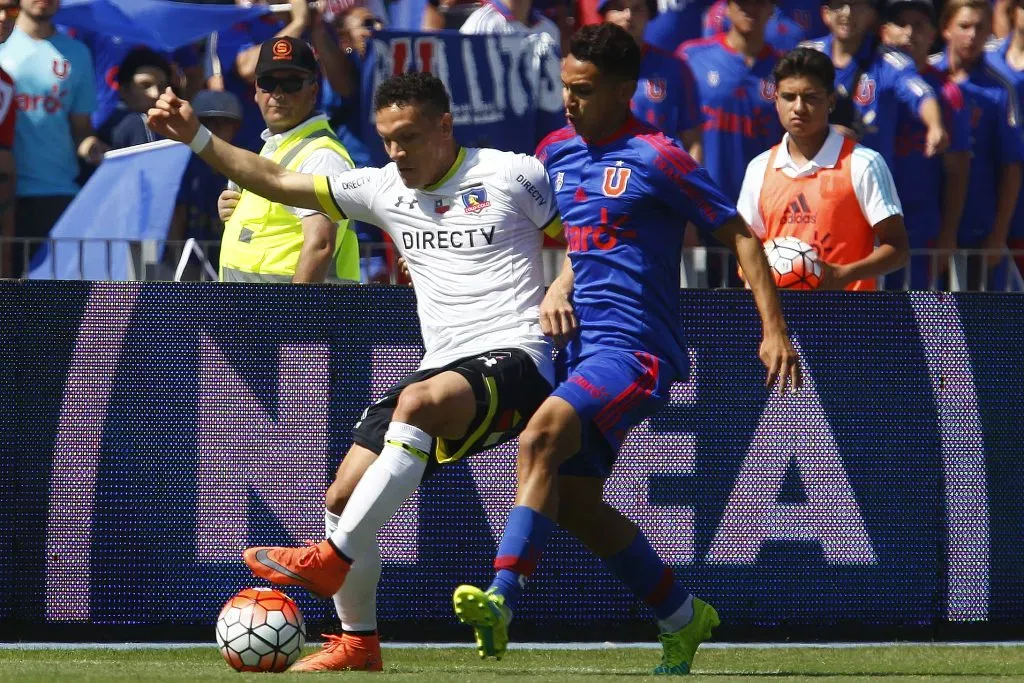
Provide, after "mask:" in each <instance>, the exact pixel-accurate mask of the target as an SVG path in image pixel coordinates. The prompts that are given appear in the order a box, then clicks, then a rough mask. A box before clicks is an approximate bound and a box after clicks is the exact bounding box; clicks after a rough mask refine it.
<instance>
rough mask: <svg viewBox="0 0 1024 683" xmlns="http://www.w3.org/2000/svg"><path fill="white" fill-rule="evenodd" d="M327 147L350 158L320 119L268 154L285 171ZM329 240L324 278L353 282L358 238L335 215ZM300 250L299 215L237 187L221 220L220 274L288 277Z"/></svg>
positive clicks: (243, 278) (232, 278)
mask: <svg viewBox="0 0 1024 683" xmlns="http://www.w3.org/2000/svg"><path fill="white" fill-rule="evenodd" d="M324 148H328V149H332V150H334V151H335V152H337V153H338V154H340V155H341V156H342V157H344V158H345V160H346V161H348V162H349V163H350V164H351V163H352V158H351V157H350V156H349V154H348V150H346V149H345V146H344V145H343V144H341V142H340V141H339V140H338V138H337V137H335V135H334V132H333V131H332V130H331V129H330V127H329V126H328V125H327V122H326V121H324V120H323V119H318V120H315V121H311V122H309V123H307V124H306V125H303V126H299V127H298V128H297V129H296V130H295V131H293V132H292V133H291V134H290V135H289V136H288V137H286V138H285V139H284V140H282V141H281V143H280V146H279V147H278V148H277V150H276V151H275V152H274V154H273V155H272V156H271V157H269V158H270V159H271V160H272V161H274V162H276V163H278V164H280V165H281V166H283V167H285V168H286V169H288V170H290V171H294V170H296V169H297V168H299V165H300V164H301V163H302V162H303V161H305V159H306V158H307V157H309V155H310V154H312V153H313V152H315V151H316V150H318V149H324ZM337 225H338V234H337V236H336V238H335V241H334V268H333V269H331V268H328V272H327V280H328V281H338V280H341V281H351V282H359V241H358V238H357V237H356V234H355V232H353V231H352V230H351V229H349V221H347V220H345V221H340V222H339V223H338V224H337ZM301 251H302V220H301V219H300V218H299V217H298V216H296V215H294V214H293V213H291V212H290V211H288V209H287V208H285V206H284V205H283V204H278V203H276V202H271V201H269V200H267V199H264V198H263V197H261V196H259V195H258V194H255V193H253V192H250V191H248V190H243V191H242V196H241V198H240V199H239V200H238V206H236V207H235V211H234V213H232V214H231V218H229V219H228V221H227V223H225V224H224V237H223V238H222V240H221V248H220V279H221V281H229V282H291V280H292V276H293V275H295V269H296V267H297V266H298V265H299V253H300V252H301Z"/></svg>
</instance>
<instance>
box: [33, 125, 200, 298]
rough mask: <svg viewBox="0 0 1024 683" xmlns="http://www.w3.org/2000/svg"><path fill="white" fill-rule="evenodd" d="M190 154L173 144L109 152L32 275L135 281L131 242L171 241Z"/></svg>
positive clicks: (52, 233)
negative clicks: (176, 208)
mask: <svg viewBox="0 0 1024 683" xmlns="http://www.w3.org/2000/svg"><path fill="white" fill-rule="evenodd" d="M191 154H192V152H191V150H189V148H188V147H186V146H185V145H183V144H181V143H178V142H172V141H170V140H161V141H159V142H151V143H149V144H146V145H139V146H137V147H129V148H127V149H124V150H117V151H115V152H111V153H109V154H107V156H106V157H105V158H104V160H103V163H102V164H101V165H100V167H99V168H98V169H97V170H96V172H95V173H94V174H93V175H92V177H91V178H89V182H88V183H86V184H85V187H83V188H82V191H81V192H79V193H78V195H77V196H76V197H75V199H74V201H73V202H71V206H69V207H68V208H67V210H66V211H65V212H64V215H62V216H61V217H60V220H59V221H58V222H57V225H55V226H54V227H53V230H51V231H50V238H51V239H53V240H55V241H54V243H53V248H52V249H47V250H46V251H45V253H44V254H43V256H42V260H41V261H39V260H38V259H39V257H38V256H37V262H36V263H33V267H32V269H31V271H30V272H29V275H28V277H29V278H31V279H58V280H78V279H84V280H127V279H131V276H132V275H133V274H132V273H131V270H130V269H131V263H130V258H131V253H130V249H129V246H130V245H129V243H130V242H133V241H135V242H137V241H140V240H158V241H159V240H164V239H166V238H167V230H168V227H169V226H170V222H171V215H172V214H173V212H174V203H175V200H176V198H177V196H178V187H179V185H180V183H181V176H182V174H183V173H184V171H185V166H186V165H187V164H188V160H189V157H190V156H191ZM62 240H66V241H62ZM83 240H84V241H83ZM90 240H94V241H90ZM111 240H123V241H119V242H112V241H111Z"/></svg>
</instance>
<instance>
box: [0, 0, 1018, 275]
mask: <svg viewBox="0 0 1024 683" xmlns="http://www.w3.org/2000/svg"><path fill="white" fill-rule="evenodd" d="M4 2H6V3H8V4H2V3H4ZM59 2H60V0H0V40H2V41H3V44H2V45H0V67H2V69H3V71H2V72H0V115H2V121H0V236H4V237H17V238H35V239H39V238H44V237H45V236H46V235H47V234H48V232H49V230H50V229H51V228H52V227H53V225H54V224H55V223H56V221H57V220H58V218H59V216H60V215H61V213H62V211H63V210H64V209H65V208H66V207H67V205H68V204H69V203H70V201H71V199H72V198H73V196H74V195H75V193H76V192H77V191H78V190H79V188H80V187H81V183H82V182H84V181H85V180H86V179H87V178H88V176H89V174H90V173H91V172H92V170H94V168H95V166H96V165H97V164H99V163H100V161H101V160H102V157H103V154H104V153H105V152H106V151H108V150H110V149H118V148H123V147H129V146H133V145H138V144H142V143H146V142H150V141H153V140H154V139H155V136H154V134H153V133H152V132H151V131H150V130H149V129H148V128H147V127H146V125H145V112H146V110H147V109H148V108H149V107H150V105H151V104H152V102H153V101H154V100H155V99H156V98H157V97H158V95H159V93H160V92H161V91H162V90H163V89H164V88H166V87H168V86H171V87H173V88H174V89H175V90H177V91H178V92H180V93H181V94H183V95H185V96H186V97H188V98H190V99H193V100H194V102H195V106H196V108H197V110H198V111H199V113H200V115H201V116H202V117H203V120H204V122H205V123H206V125H207V126H208V127H210V128H211V130H214V131H215V132H216V133H217V134H218V135H219V136H221V137H224V138H226V139H232V140H233V141H234V143H235V144H238V145H240V146H244V147H247V148H249V149H252V150H254V151H258V150H259V147H260V145H261V143H262V141H261V139H260V133H261V132H262V130H263V127H264V124H263V119H262V117H261V116H260V112H259V110H258V108H257V107H256V105H255V102H254V81H255V64H256V59H257V55H258V51H259V46H260V44H261V43H262V42H263V41H265V40H267V39H269V38H271V37H281V36H290V37H295V38H302V39H304V40H306V41H308V42H309V43H310V44H312V45H313V46H314V48H315V50H316V52H317V54H318V57H319V60H320V64H321V70H322V74H321V87H320V93H321V108H322V110H323V112H324V113H325V114H326V115H327V117H328V119H329V121H330V124H331V127H332V128H333V129H334V130H335V131H336V133H337V135H338V136H339V138H340V139H341V140H342V142H343V143H344V144H345V146H346V148H347V149H348V150H349V152H350V154H351V156H352V158H353V161H354V162H355V163H356V165H366V164H368V163H370V155H369V151H368V145H374V144H376V142H375V141H374V140H366V139H362V137H361V129H360V128H361V127H360V126H359V125H358V124H359V117H360V110H361V105H362V103H361V102H360V76H359V74H360V69H361V66H362V62H363V60H364V59H365V57H366V50H367V41H368V40H369V38H370V36H371V35H372V33H373V32H374V31H377V30H380V29H382V28H385V27H386V26H387V7H386V6H385V4H384V2H385V0H331V2H330V3H328V2H327V0H322V1H321V3H319V4H310V3H308V2H307V0H291V2H290V4H289V11H288V12H285V13H281V14H270V15H266V16H264V17H263V18H262V19H259V20H256V21H251V22H248V23H244V24H239V25H236V26H234V27H232V28H230V29H228V30H225V31H222V32H220V33H217V34H212V35H210V36H209V37H208V38H207V39H205V40H204V41H202V43H201V44H197V45H192V46H188V47H186V48H182V49H179V50H176V51H174V52H171V53H163V52H160V51H156V50H152V49H150V48H148V47H146V46H144V45H135V44H131V43H130V41H128V40H127V39H122V38H115V37H111V36H106V35H100V34H95V33H89V32H83V31H75V30H71V29H66V28H64V27H61V26H58V25H55V24H54V16H55V15H56V13H57V11H58V9H59ZM238 2H242V0H238ZM881 3H882V0H828V1H827V2H825V3H824V4H820V0H779V1H778V2H777V3H775V2H772V0H717V1H716V2H711V0H688V1H687V0H659V1H658V2H655V0H578V1H577V2H575V3H574V2H573V1H572V0H484V1H483V2H482V3H480V2H478V1H477V0H429V2H428V3H427V4H426V7H425V10H424V13H423V17H422V29H423V30H438V29H458V30H460V31H461V32H463V33H501V34H513V35H528V34H543V35H545V36H547V37H548V38H549V39H550V40H551V41H552V42H553V43H554V44H555V45H557V46H560V47H562V46H564V45H565V44H566V42H567V39H568V37H569V36H570V35H571V34H572V32H573V31H574V30H575V28H577V27H578V26H580V25H582V24H586V23H593V22H600V21H610V22H613V23H616V24H619V25H620V26H622V27H623V28H625V29H626V30H627V31H629V32H630V33H631V34H632V35H633V36H634V38H635V39H636V40H637V41H638V42H639V43H640V44H641V46H642V48H643V51H644V67H643V71H642V77H641V80H640V83H639V84H638V88H637V92H636V96H635V98H634V111H635V113H636V115H637V116H638V117H639V118H642V119H644V120H645V121H647V122H648V123H650V124H652V125H655V126H657V127H659V128H661V129H662V130H663V131H664V132H665V133H666V134H667V135H671V136H673V137H677V138H678V139H680V140H681V141H682V142H683V144H684V146H685V147H686V148H687V149H688V150H689V151H690V153H691V154H692V155H693V156H694V157H695V158H696V159H697V160H698V161H700V162H701V163H702V164H703V165H704V166H705V167H706V168H707V169H708V171H709V173H710V174H711V176H712V177H713V178H714V179H715V180H716V181H717V182H718V183H719V185H720V186H721V187H722V188H723V189H724V190H725V192H726V194H727V195H728V196H730V197H731V198H733V199H734V200H735V199H737V198H738V196H739V192H740V186H741V184H742V182H743V178H744V173H745V171H746V169H747V166H748V164H749V163H750V162H751V160H753V159H754V158H755V157H757V156H758V155H759V154H761V153H762V152H764V151H765V150H766V149H768V148H769V147H771V146H772V145H774V144H776V143H777V142H778V141H779V139H780V137H781V135H782V130H781V127H780V125H779V121H778V118H777V116H776V113H775V110H774V105H773V98H774V95H775V87H774V82H773V81H772V78H771V73H772V69H773V67H774V65H775V64H776V62H777V61H778V59H779V58H780V57H781V55H782V54H783V52H784V51H786V50H788V49H790V48H793V47H795V46H797V45H805V46H810V47H814V48H816V49H818V50H820V51H822V52H824V53H825V54H826V55H828V56H829V57H830V58H831V59H832V62H833V64H834V66H835V71H836V83H835V85H836V89H837V92H838V93H839V95H840V97H839V101H838V102H837V105H836V107H835V111H834V112H833V119H832V120H833V123H834V125H836V126H837V127H839V129H840V130H841V131H843V132H845V133H846V134H848V135H850V136H854V137H856V138H857V139H858V140H859V141H860V142H861V143H862V144H864V145H866V146H868V147H871V148H873V149H875V150H877V151H878V152H879V153H880V154H881V155H882V157H883V158H884V159H885V161H886V163H887V164H888V166H889V167H890V168H891V169H892V171H893V175H894V177H895V182H896V187H897V190H898V192H899V195H900V197H901V198H902V199H903V209H904V213H905V219H906V225H907V229H908V234H909V237H910V243H911V247H912V248H918V249H920V248H933V249H947V250H953V249H985V250H989V255H988V256H979V257H977V264H976V265H977V267H975V268H974V271H973V273H974V274H973V280H972V283H973V284H974V285H977V286H986V285H987V286H988V287H997V288H1001V283H1000V282H997V281H995V280H993V278H994V277H995V276H996V275H998V271H999V270H1000V268H1002V269H1003V270H1004V271H1005V270H1006V267H1007V266H1008V264H1009V262H1008V261H1007V258H1006V256H1005V255H1004V254H1003V255H1001V254H1000V253H999V252H1005V251H1006V250H1007V249H1022V248H1024V209H1022V210H1018V206H1017V204H1018V197H1019V195H1020V186H1021V163H1022V160H1024V137H1022V129H1021V126H1022V123H1021V121H1020V109H1021V104H1022V101H1021V93H1024V1H1022V0H997V2H996V5H994V6H993V5H992V4H990V0H946V2H945V4H944V6H942V7H940V8H937V7H935V6H934V5H933V4H932V0H885V4H881ZM659 5H660V6H659ZM929 55H931V58H929ZM224 183H225V181H224V179H223V178H219V177H218V176H216V174H215V173H214V172H213V171H211V170H210V169H208V168H207V167H206V166H205V165H204V164H202V163H197V162H195V160H193V163H190V164H189V166H188V168H187V170H186V172H185V175H184V178H183V180H182V182H181V187H180V191H179V193H178V199H177V208H176V210H175V212H174V217H173V221H172V225H171V230H170V233H169V239H172V240H183V239H187V238H189V237H193V238H196V239H198V240H203V241H216V240H217V239H218V237H219V235H220V232H221V230H222V225H221V223H220V220H219V218H218V216H217V207H216V199H217V195H218V193H219V190H220V189H222V188H223V187H224ZM359 237H360V240H361V241H362V242H366V243H379V242H381V241H383V236H382V235H381V234H380V232H379V231H378V230H376V229H375V228H371V227H369V226H361V227H360V229H359ZM17 244H18V243H16V244H15V246H14V248H6V249H3V250H2V258H0V275H4V276H18V275H20V274H21V273H22V272H23V269H24V264H25V263H27V262H28V259H29V257H30V256H31V254H26V253H23V252H22V251H21V249H19V247H18V246H17ZM687 244H689V245H691V246H695V245H697V244H699V242H698V238H697V237H696V236H695V235H690V236H688V240H687ZM1018 262H1024V259H1018ZM944 263H945V261H944V260H943V259H935V260H928V258H924V259H923V260H919V261H913V262H912V265H913V268H912V271H911V272H912V273H913V277H911V278H908V277H906V276H905V275H903V274H897V275H896V276H894V277H893V278H892V279H891V280H890V281H889V284H890V286H894V287H901V286H908V285H909V286H912V287H914V288H926V287H930V286H936V285H939V286H941V285H942V283H943V282H942V280H941V277H940V276H941V275H942V271H943V269H944V268H945V265H944ZM721 275H722V277H723V278H724V279H726V280H729V279H731V278H733V275H732V274H730V273H722V274H721ZM363 277H364V279H365V280H368V281H380V280H384V279H387V278H388V277H389V276H388V273H387V269H386V267H385V264H384V262H383V261H382V260H380V259H376V260H373V261H370V260H367V261H366V262H365V263H364V273H363ZM1003 277H1004V279H1005V277H1006V275H1005V273H1003Z"/></svg>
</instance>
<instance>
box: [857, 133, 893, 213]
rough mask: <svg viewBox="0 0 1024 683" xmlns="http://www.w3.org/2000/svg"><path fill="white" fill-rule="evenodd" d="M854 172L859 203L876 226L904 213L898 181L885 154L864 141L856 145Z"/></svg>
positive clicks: (863, 211)
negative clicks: (867, 145) (884, 156)
mask: <svg viewBox="0 0 1024 683" xmlns="http://www.w3.org/2000/svg"><path fill="white" fill-rule="evenodd" d="M850 176H851V181H852V182H853V191H854V193H855V194H856V195H857V203H859V204H860V210H861V212H862V213H863V214H864V217H865V218H866V219H867V220H868V223H870V224H871V227H872V228H873V227H875V226H877V225H878V224H879V223H881V222H882V221H884V220H885V219H886V218H889V217H890V216H902V215H903V206H902V205H901V204H900V196H899V194H897V192H896V183H895V182H893V179H892V173H890V172H889V167H888V166H887V165H886V164H885V159H883V158H882V155H881V154H879V153H878V152H876V151H875V150H873V149H869V148H867V147H861V146H860V145H857V146H856V147H854V149H853V154H852V155H851V163H850Z"/></svg>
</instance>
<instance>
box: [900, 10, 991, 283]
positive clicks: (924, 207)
mask: <svg viewBox="0 0 1024 683" xmlns="http://www.w3.org/2000/svg"><path fill="white" fill-rule="evenodd" d="M936 22H937V17H936V16H935V6H934V5H933V4H932V1H931V0H894V1H893V2H890V3H889V5H888V7H887V8H886V22H885V25H883V26H882V39H883V41H884V42H885V45H886V46H887V47H891V48H894V49H898V50H902V51H903V52H904V53H905V54H906V55H907V56H908V57H910V58H911V59H912V60H913V61H914V66H915V69H916V71H917V73H918V75H919V76H920V77H921V78H922V79H923V80H924V81H925V82H926V83H927V84H928V85H929V86H931V88H932V90H934V91H935V94H936V95H937V96H938V98H939V103H940V105H941V106H942V114H943V117H944V118H945V121H946V128H947V130H948V132H949V140H950V143H949V148H948V149H947V150H946V152H945V154H943V155H942V156H941V157H938V156H935V157H931V158H929V157H927V156H925V136H926V130H925V127H924V125H923V124H922V123H921V121H920V119H919V118H918V117H917V115H916V114H915V113H914V112H913V111H911V110H910V109H909V108H908V107H907V106H906V105H901V106H900V108H899V120H898V121H897V128H896V130H897V136H896V162H895V164H894V166H893V169H892V172H893V177H894V179H895V181H896V189H897V190H898V191H899V196H900V202H901V203H902V204H903V219H904V222H905V223H906V226H907V235H908V237H909V238H910V248H911V249H939V250H943V251H944V252H951V251H952V250H954V249H956V233H957V228H958V227H959V225H960V217H961V215H962V214H963V209H964V200H965V199H966V196H967V180H968V174H969V172H970V164H971V116H970V109H969V108H968V107H967V105H966V103H965V102H964V97H963V93H962V92H960V88H959V86H957V84H956V83H954V82H953V80H952V79H951V78H950V77H949V75H948V74H945V73H942V72H940V71H939V70H938V69H936V68H935V67H934V66H932V65H931V64H929V63H928V51H929V50H930V49H931V46H932V45H934V44H935V37H936V35H937V26H936ZM938 188H942V191H941V192H938V191H937V189H938ZM948 261H949V258H948V253H946V254H945V257H944V258H943V257H941V256H940V258H938V259H935V258H932V257H929V256H922V255H917V256H914V257H912V259H911V262H910V272H909V278H908V273H907V272H906V271H904V270H900V271H896V272H895V273H890V274H889V275H887V276H886V287H887V288H888V289H903V288H905V287H906V286H908V285H909V287H910V289H933V288H935V287H936V286H938V284H939V283H940V278H939V276H940V275H941V274H942V273H943V272H944V271H945V269H946V267H947V264H948Z"/></svg>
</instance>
